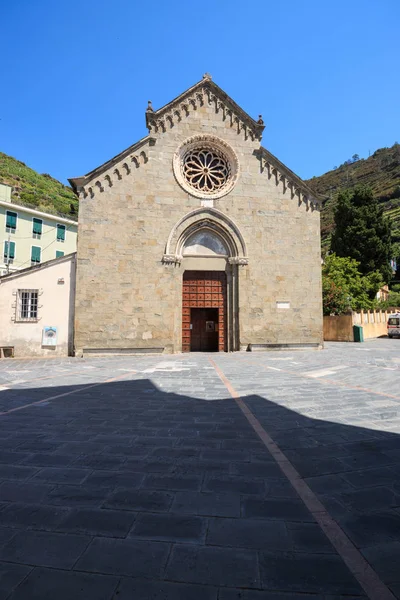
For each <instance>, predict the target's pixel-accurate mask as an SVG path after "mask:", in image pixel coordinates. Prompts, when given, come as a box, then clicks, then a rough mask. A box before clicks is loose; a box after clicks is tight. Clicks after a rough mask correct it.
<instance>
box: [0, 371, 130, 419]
mask: <svg viewBox="0 0 400 600" xmlns="http://www.w3.org/2000/svg"><path fill="white" fill-rule="evenodd" d="M135 372H136V371H131V374H133V373H135ZM127 375H128V374H127V373H124V374H123V375H118V376H117V377H111V379H106V380H105V381H101V382H100V383H91V384H90V385H83V386H81V387H79V388H78V389H76V390H71V391H70V392H64V394H57V395H56V396H50V397H49V398H43V400H37V401H36V402H30V403H29V404H24V405H23V406H17V407H16V408H10V410H5V411H3V412H0V417H1V416H4V415H8V414H10V413H13V412H16V411H18V410H23V409H24V408H29V407H30V406H40V404H45V403H46V404H47V402H50V401H51V400H57V399H58V398H64V396H71V394H78V393H79V392H82V391H83V390H90V388H94V387H99V385H104V384H105V383H112V382H113V381H117V380H118V379H123V378H124V377H127Z"/></svg>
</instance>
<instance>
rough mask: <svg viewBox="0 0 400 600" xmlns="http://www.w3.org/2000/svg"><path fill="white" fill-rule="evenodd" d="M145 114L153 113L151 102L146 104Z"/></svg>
mask: <svg viewBox="0 0 400 600" xmlns="http://www.w3.org/2000/svg"><path fill="white" fill-rule="evenodd" d="M147 112H154V108H153V104H152V101H151V100H148V102H147Z"/></svg>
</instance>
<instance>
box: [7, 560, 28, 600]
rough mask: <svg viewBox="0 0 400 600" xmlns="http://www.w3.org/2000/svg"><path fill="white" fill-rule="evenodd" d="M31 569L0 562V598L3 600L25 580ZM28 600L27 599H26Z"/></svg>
mask: <svg viewBox="0 0 400 600" xmlns="http://www.w3.org/2000/svg"><path fill="white" fill-rule="evenodd" d="M31 570H32V567H28V566H25V565H13V564H11V563H5V562H0V598H1V600H5V599H6V598H8V597H9V595H10V594H11V592H12V591H13V590H14V589H15V588H16V587H17V586H18V585H19V584H20V583H21V581H23V580H24V579H25V577H26V576H27V575H28V574H29V573H30V571H31ZM27 600H28V598H27Z"/></svg>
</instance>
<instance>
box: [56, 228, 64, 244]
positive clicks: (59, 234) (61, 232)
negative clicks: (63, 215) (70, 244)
mask: <svg viewBox="0 0 400 600" xmlns="http://www.w3.org/2000/svg"><path fill="white" fill-rule="evenodd" d="M57 242H65V225H59V224H58V223H57Z"/></svg>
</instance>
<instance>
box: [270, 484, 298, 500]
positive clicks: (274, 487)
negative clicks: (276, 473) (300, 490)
mask: <svg viewBox="0 0 400 600" xmlns="http://www.w3.org/2000/svg"><path fill="white" fill-rule="evenodd" d="M266 488H267V495H268V497H271V498H294V499H296V500H298V499H299V496H298V494H297V492H296V490H295V489H294V487H293V486H292V484H291V483H289V481H287V480H285V479H269V480H268V481H267V482H266Z"/></svg>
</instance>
